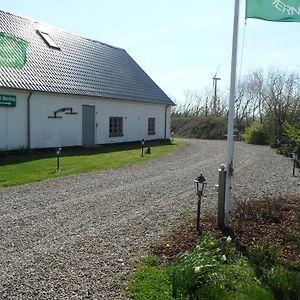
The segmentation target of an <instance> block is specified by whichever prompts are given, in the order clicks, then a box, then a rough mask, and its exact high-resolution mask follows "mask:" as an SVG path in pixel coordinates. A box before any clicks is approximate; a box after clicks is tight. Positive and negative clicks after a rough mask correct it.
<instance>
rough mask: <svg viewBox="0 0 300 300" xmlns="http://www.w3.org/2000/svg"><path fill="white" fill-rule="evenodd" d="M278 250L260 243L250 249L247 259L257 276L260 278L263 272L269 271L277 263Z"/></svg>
mask: <svg viewBox="0 0 300 300" xmlns="http://www.w3.org/2000/svg"><path fill="white" fill-rule="evenodd" d="M279 253H280V248H279V247H278V246H277V245H275V246H267V245H265V244H264V243H262V242H260V243H257V244H255V245H254V246H253V247H251V249H250V254H249V259H250V261H251V262H252V264H253V266H254V267H255V269H256V273H257V275H258V276H261V275H262V274H263V272H264V271H265V270H268V269H271V268H272V267H273V266H274V265H275V264H276V262H277V257H278V255H279Z"/></svg>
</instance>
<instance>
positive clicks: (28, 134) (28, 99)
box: [27, 91, 32, 149]
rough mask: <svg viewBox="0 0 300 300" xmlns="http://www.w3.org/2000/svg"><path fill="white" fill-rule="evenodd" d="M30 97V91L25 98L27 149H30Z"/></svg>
mask: <svg viewBox="0 0 300 300" xmlns="http://www.w3.org/2000/svg"><path fill="white" fill-rule="evenodd" d="M31 96H32V91H30V93H29V95H28V97H27V148H28V149H30V148H31V144H30V98H31Z"/></svg>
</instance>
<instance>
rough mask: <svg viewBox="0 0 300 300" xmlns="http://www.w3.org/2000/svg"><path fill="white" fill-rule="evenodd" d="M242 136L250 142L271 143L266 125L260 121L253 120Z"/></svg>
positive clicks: (256, 143)
mask: <svg viewBox="0 0 300 300" xmlns="http://www.w3.org/2000/svg"><path fill="white" fill-rule="evenodd" d="M242 137H243V139H244V140H245V141H246V142H247V143H249V144H255V145H267V144H268V143H269V135H268V133H267V131H266V129H265V127H264V125H263V124H261V123H259V122H253V123H252V124H251V125H250V127H248V128H247V129H246V131H245V133H244V134H243V136H242Z"/></svg>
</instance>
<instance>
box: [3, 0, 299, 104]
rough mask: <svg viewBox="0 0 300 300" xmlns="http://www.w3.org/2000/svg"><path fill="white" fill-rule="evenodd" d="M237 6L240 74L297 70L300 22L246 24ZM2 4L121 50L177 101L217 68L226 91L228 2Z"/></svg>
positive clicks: (33, 0) (24, 0)
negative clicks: (259, 70)
mask: <svg viewBox="0 0 300 300" xmlns="http://www.w3.org/2000/svg"><path fill="white" fill-rule="evenodd" d="M240 6H241V7H240V22H239V23H240V26H239V54H238V61H239V62H238V71H237V74H238V79H240V78H242V76H243V75H244V74H247V73H249V72H251V71H252V70H255V69H258V68H262V69H264V70H268V69H269V68H271V67H273V68H280V69H282V70H284V71H299V66H300V62H299V52H300V51H299V50H300V43H299V41H300V23H276V22H266V21H261V20H255V19H248V20H247V25H246V26H245V13H244V11H245V0H241V1H240ZM0 9H1V10H4V11H7V12H10V13H13V14H16V15H20V16H23V17H27V18H30V19H33V20H35V21H39V22H41V23H46V24H49V25H52V26H55V27H57V28H59V29H61V30H63V31H67V32H71V33H74V34H77V35H80V36H83V37H86V38H91V39H94V40H99V41H101V42H103V43H107V44H109V45H113V46H117V47H120V48H123V49H125V50H126V51H127V52H128V53H129V55H130V56H131V57H132V58H133V59H134V60H135V61H136V62H137V63H138V64H139V65H140V66H141V67H142V68H143V69H144V71H145V72H146V73H147V74H148V75H149V76H150V77H151V78H152V79H153V80H154V81H155V82H156V83H157V84H158V85H159V86H160V88H161V89H162V90H163V91H164V92H165V93H166V94H167V95H168V96H169V97H171V98H172V99H173V100H174V101H175V102H176V103H177V104H181V103H183V102H184V100H185V96H184V92H185V91H195V92H198V93H201V92H202V91H203V90H205V89H208V90H211V91H212V77H213V76H214V75H215V73H216V71H217V70H218V74H217V76H218V77H220V78H221V80H220V81H219V82H218V86H219V88H220V89H222V90H227V89H229V78H230V65H231V48H232V31H233V12H234V0H209V1H207V0H206V1H205V0H186V1H182V0H151V1H149V0H148V1H145V0H126V1H125V0H85V1H82V0H0ZM0 29H1V24H0ZM243 40H244V43H243ZM243 44H244V47H242V45H243ZM242 49H244V50H243V51H242Z"/></svg>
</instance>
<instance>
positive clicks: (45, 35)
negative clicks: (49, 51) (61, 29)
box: [37, 30, 60, 50]
mask: <svg viewBox="0 0 300 300" xmlns="http://www.w3.org/2000/svg"><path fill="white" fill-rule="evenodd" d="M37 32H38V34H39V35H40V36H41V37H42V39H43V40H44V41H45V42H46V44H47V45H48V46H49V47H50V48H54V49H58V50H60V47H59V46H58V45H57V44H56V43H55V42H54V41H53V39H52V37H51V36H50V35H49V34H48V33H46V32H42V31H39V30H37Z"/></svg>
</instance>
